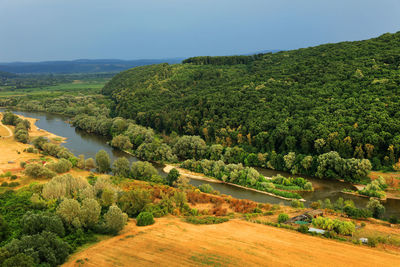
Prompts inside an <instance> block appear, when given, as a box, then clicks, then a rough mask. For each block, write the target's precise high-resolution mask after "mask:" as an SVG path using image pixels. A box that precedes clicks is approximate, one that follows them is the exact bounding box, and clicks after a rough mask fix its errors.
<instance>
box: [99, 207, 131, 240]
mask: <svg viewBox="0 0 400 267" xmlns="http://www.w3.org/2000/svg"><path fill="white" fill-rule="evenodd" d="M104 220H105V226H106V229H107V230H108V231H109V232H110V233H112V234H118V232H119V231H121V230H122V229H123V228H124V226H125V224H126V221H127V220H128V215H126V213H123V212H122V211H121V210H120V209H119V208H118V207H117V206H115V205H113V206H111V207H110V208H109V209H108V211H107V213H106V214H105V215H104Z"/></svg>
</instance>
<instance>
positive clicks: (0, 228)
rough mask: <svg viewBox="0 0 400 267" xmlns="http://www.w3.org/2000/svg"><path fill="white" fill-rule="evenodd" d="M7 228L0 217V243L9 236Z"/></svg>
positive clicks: (5, 222) (6, 224)
mask: <svg viewBox="0 0 400 267" xmlns="http://www.w3.org/2000/svg"><path fill="white" fill-rule="evenodd" d="M9 232H10V231H9V226H8V223H7V221H6V220H4V218H3V216H0V242H2V241H3V240H5V239H6V238H7V237H8V235H9Z"/></svg>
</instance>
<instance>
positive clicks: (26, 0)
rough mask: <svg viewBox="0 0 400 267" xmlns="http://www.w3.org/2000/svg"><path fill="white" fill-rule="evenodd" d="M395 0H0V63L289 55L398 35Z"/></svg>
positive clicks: (398, 5)
mask: <svg viewBox="0 0 400 267" xmlns="http://www.w3.org/2000/svg"><path fill="white" fill-rule="evenodd" d="M399 13H400V1H396V0H382V1H379V2H378V1H373V0H364V1H361V0H355V1H351V2H349V1H344V0H338V1H335V2H331V1H330V2H327V1H318V0H304V1H301V3H300V2H299V3H293V1H290V0H282V1H279V2H276V1H269V0H248V1H243V0H230V1H228V0H219V1H211V0H204V1H201V2H198V1H194V0H170V1H165V0H164V1H161V0H148V1H146V2H142V1H128V0H114V1H105V0H97V1H94V0H87V1H78V0H69V1H66V0H60V1H52V0H19V1H11V0H0V23H1V25H5V27H1V28H0V36H2V41H1V42H0V62H2V63H4V62H38V61H64V60H68V61H69V60H77V59H121V60H137V59H168V58H187V57H191V56H207V55H209V56H216V55H234V54H248V53H257V52H260V51H264V50H290V49H296V48H302V47H309V46H315V45H319V44H323V43H336V42H341V41H356V40H363V39H369V38H372V37H377V36H379V35H381V34H383V33H386V32H392V33H393V32H397V31H399V30H400V27H399V26H400V16H398V14H399Z"/></svg>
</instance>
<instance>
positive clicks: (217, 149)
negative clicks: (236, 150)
mask: <svg viewBox="0 0 400 267" xmlns="http://www.w3.org/2000/svg"><path fill="white" fill-rule="evenodd" d="M209 151H210V160H220V159H221V158H222V156H223V151H224V147H223V146H222V145H220V144H214V145H211V146H210V149H209Z"/></svg>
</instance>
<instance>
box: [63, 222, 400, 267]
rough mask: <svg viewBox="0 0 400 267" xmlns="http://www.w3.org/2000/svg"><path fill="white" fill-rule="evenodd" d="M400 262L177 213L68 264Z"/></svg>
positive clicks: (131, 227)
mask: <svg viewBox="0 0 400 267" xmlns="http://www.w3.org/2000/svg"><path fill="white" fill-rule="evenodd" d="M157 265H158V266H199V265H211V266H341V265H345V266H399V265H400V254H397V253H395V252H391V253H387V252H385V251H383V250H378V249H372V248H368V247H365V246H356V245H352V244H348V243H342V242H337V241H333V240H328V239H322V238H319V237H313V236H308V235H304V234H300V233H297V232H293V231H288V230H284V229H279V228H274V227H270V226H265V225H258V224H252V223H250V222H246V221H242V220H232V221H229V222H226V223H222V224H217V225H192V224H188V223H185V222H183V221H181V220H180V219H178V218H176V217H165V218H161V219H156V223H155V224H154V225H151V226H146V227H137V226H136V225H135V222H134V221H133V220H131V221H130V222H129V223H128V225H127V226H126V227H125V229H124V230H123V232H122V234H120V235H118V236H116V237H112V238H110V239H108V240H104V241H101V242H100V243H97V244H94V245H93V246H91V247H90V248H88V249H86V250H84V251H81V252H79V253H77V254H75V255H72V256H71V257H70V259H69V261H68V262H67V263H65V264H64V265H63V266H67V267H71V266H96V267H97V266H157Z"/></svg>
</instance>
